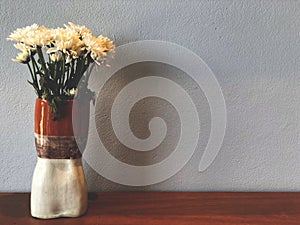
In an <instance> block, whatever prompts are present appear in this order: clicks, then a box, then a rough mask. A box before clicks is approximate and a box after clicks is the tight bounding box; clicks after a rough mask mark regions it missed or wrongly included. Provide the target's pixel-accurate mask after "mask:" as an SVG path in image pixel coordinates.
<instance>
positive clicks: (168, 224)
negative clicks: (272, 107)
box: [0, 192, 300, 225]
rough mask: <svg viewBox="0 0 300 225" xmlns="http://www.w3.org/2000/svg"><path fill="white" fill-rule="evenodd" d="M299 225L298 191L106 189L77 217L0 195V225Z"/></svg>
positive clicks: (25, 198)
mask: <svg viewBox="0 0 300 225" xmlns="http://www.w3.org/2000/svg"><path fill="white" fill-rule="evenodd" d="M50 224H58V225H60V224H63V225H106V224H110V225H115V224H116V225H127V224H135V225H156V224H163V225H183V224H184V225H196V224H197V225H220V224H222V225H228V224H234V225H238V224H243V225H245V224H256V225H260V224H261V225H268V224H270V225H290V224H293V225H300V193H213V192H211V193H199V192H198V193H195V192H194V193H186V192H183V193H178V192H175V193H170V192H106V193H92V194H90V195H89V210H88V212H87V214H86V215H84V216H82V217H80V218H60V219H51V220H40V219H34V218H32V217H31V216H30V213H29V194H28V193H18V194H16V193H0V225H50Z"/></svg>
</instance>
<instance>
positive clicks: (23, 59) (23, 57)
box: [12, 50, 30, 63]
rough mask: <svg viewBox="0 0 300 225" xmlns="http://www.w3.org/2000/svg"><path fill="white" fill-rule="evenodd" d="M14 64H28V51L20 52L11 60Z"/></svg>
mask: <svg viewBox="0 0 300 225" xmlns="http://www.w3.org/2000/svg"><path fill="white" fill-rule="evenodd" d="M12 61H14V62H19V63H28V62H29V61H30V53H29V52H28V51H26V50H25V51H22V52H20V53H19V54H18V55H17V57H16V58H14V59H12Z"/></svg>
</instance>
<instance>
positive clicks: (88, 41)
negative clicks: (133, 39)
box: [83, 35, 115, 62]
mask: <svg viewBox="0 0 300 225" xmlns="http://www.w3.org/2000/svg"><path fill="white" fill-rule="evenodd" d="M83 41H84V43H85V45H86V50H87V51H88V52H90V54H91V58H92V59H93V60H95V61H96V62H101V61H102V60H103V59H104V57H105V56H106V55H107V53H112V52H113V51H114V48H115V46H114V44H113V42H112V41H111V40H110V39H109V38H107V37H104V36H102V35H100V36H99V37H95V36H92V35H89V36H87V37H86V38H85V39H83Z"/></svg>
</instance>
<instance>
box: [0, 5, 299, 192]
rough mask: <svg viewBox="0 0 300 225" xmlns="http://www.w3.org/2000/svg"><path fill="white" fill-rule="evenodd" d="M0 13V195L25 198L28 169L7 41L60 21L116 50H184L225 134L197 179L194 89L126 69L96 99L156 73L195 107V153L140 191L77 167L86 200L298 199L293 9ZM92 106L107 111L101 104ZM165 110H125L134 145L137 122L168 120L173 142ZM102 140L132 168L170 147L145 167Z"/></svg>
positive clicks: (17, 80) (150, 102) (28, 150)
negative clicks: (146, 44) (191, 55)
mask: <svg viewBox="0 0 300 225" xmlns="http://www.w3.org/2000/svg"><path fill="white" fill-rule="evenodd" d="M0 4H1V5H0V6H1V10H0V24H1V29H2V32H1V33H0V40H1V45H0V48H1V53H2V57H0V115H1V118H0V143H1V147H0V191H29V190H30V185H31V177H32V173H33V169H34V166H35V163H36V153H35V147H34V138H33V108H34V99H35V95H34V92H33V90H32V88H31V87H30V86H29V85H28V84H27V83H26V79H27V78H28V77H29V72H28V71H27V68H26V67H25V66H23V65H19V64H16V63H13V62H11V60H10V58H13V57H14V56H15V54H16V52H17V51H16V50H15V49H14V48H13V47H12V44H11V43H9V42H7V41H6V37H7V36H8V35H9V34H10V32H12V31H13V30H14V29H16V28H18V27H23V26H26V25H30V24H32V23H38V24H41V25H42V24H44V25H46V26H49V27H57V26H62V25H63V24H64V23H67V22H68V21H72V22H74V23H78V24H84V25H86V26H87V27H89V28H91V29H92V30H93V31H94V33H95V34H100V33H102V34H104V35H107V36H109V37H111V38H112V39H113V40H114V41H115V43H116V45H121V44H125V43H129V42H132V41H137V40H165V41H170V42H174V43H177V44H179V45H182V46H184V47H186V48H188V49H190V50H192V51H193V52H195V53H196V54H198V55H199V56H200V57H201V58H202V59H203V60H204V61H205V62H206V63H207V64H208V66H209V67H210V68H211V69H212V71H213V72H214V74H215V76H216V78H217V79H218V81H219V83H220V86H221V88H222V91H223V94H224V98H225V102H226V106H227V129H226V135H225V138H224V142H223V145H222V148H221V151H220V153H219V155H218V156H217V158H216V160H215V161H214V162H213V164H212V165H211V166H210V167H209V168H208V170H206V171H205V172H203V173H199V172H198V164H199V159H200V158H201V154H202V152H203V151H202V150H203V149H204V148H205V147H204V146H205V144H206V143H207V138H208V133H209V127H208V126H207V124H208V123H209V122H207V121H209V119H210V117H209V108H208V106H207V101H206V99H205V97H204V96H203V93H202V92H201V89H199V88H197V87H196V86H195V84H194V83H193V81H192V80H191V79H190V78H189V77H188V76H185V74H182V72H181V71H178V70H176V69H174V68H171V67H168V66H164V65H159V64H156V65H154V64H153V63H152V64H151V63H147V64H145V65H143V66H142V68H141V67H139V65H137V66H136V67H134V68H127V70H125V71H123V73H122V74H120V76H115V78H114V79H113V80H112V81H111V83H110V84H109V83H108V84H107V85H106V89H104V95H105V94H107V95H111V94H112V93H113V92H112V90H111V88H110V87H117V88H121V87H123V86H124V82H123V80H122V79H123V78H122V76H123V77H124V76H126V73H127V74H129V72H128V71H131V72H133V73H134V71H139V72H136V75H134V76H140V75H139V74H140V73H143V74H144V75H147V71H148V72H149V70H150V71H151V69H152V70H154V71H155V70H156V69H160V71H164V74H165V76H166V77H167V78H170V79H173V80H174V81H176V82H177V83H179V84H180V85H181V86H182V87H184V88H185V89H186V90H187V92H188V93H189V94H190V96H191V98H192V99H194V100H195V105H196V107H197V109H198V112H199V118H200V120H201V122H200V123H201V127H203V128H202V132H201V134H200V141H199V145H198V149H197V150H196V152H195V154H194V155H193V157H192V158H191V160H190V161H189V163H188V164H187V165H186V166H185V167H184V168H183V169H182V170H181V171H180V172H179V173H177V174H176V175H175V176H173V177H171V178H170V179H168V180H166V181H164V182H161V183H158V184H155V185H150V186H144V187H131V186H124V185H120V184H116V183H114V182H111V181H109V180H107V179H105V178H103V177H102V176H100V175H98V174H97V173H96V172H95V171H94V170H93V169H92V168H91V167H90V166H89V165H88V164H87V163H85V172H86V177H87V183H88V187H89V190H90V191H95V190H98V191H100V190H105V191H111V190H138V191H142V190H172V191H181V190H182V191H183V190H184V191H221V190H222V191H300V166H299V162H300V155H299V153H300V147H299V146H300V141H299V140H300V135H299V134H300V132H299V131H300V103H299V102H300V88H299V86H300V76H299V71H300V42H299V40H300V38H299V31H300V20H299V18H300V3H297V2H295V1H283V0H282V1H279V0H278V1H267V0H266V1H196V0H195V1H179V0H177V1H159V0H155V1H125V0H123V1H96V0H94V1H80V0H74V1H70V0H68V1H20V0H15V1H5V0H1V2H0ZM145 68H150V69H148V70H147V69H145ZM143 69H144V70H143ZM124 73H125V75H124ZM116 75H117V74H116ZM110 85H111V86H110ZM113 90H114V89H113ZM101 101H102V104H103V105H105V106H107V105H109V102H106V101H105V99H102V100H101ZM145 105H146V107H145ZM105 109H106V108H105V107H104V108H103V110H104V111H103V112H102V113H104V114H105ZM145 109H149V110H145ZM150 109H151V110H150ZM172 111H174V109H173V108H172V105H170V104H168V103H167V102H164V101H162V100H161V99H155V98H149V99H145V101H144V102H140V104H137V105H136V106H135V107H134V108H133V109H132V113H131V118H130V123H131V127H132V129H133V131H134V132H135V133H137V134H138V135H140V138H143V137H144V136H147V135H149V134H147V132H148V130H147V129H145V128H144V127H145V126H146V125H140V126H138V125H136V124H141V123H142V121H143V115H144V116H146V118H151V117H153V116H154V115H155V116H157V115H163V114H168V115H170V116H169V117H168V119H166V124H169V127H168V129H169V131H170V132H169V135H171V136H172V137H171V138H173V139H174V138H175V139H176V137H177V136H178V132H177V131H176V130H178V126H179V125H180V124H179V122H178V121H179V118H178V117H177V114H176V113H171V112H172ZM100 122H101V119H100ZM102 122H103V123H101V124H102V127H103V129H102V131H103V132H102V134H100V135H102V136H103V137H105V135H107V134H111V132H110V131H111V130H110V129H109V124H107V121H105V120H104V121H102ZM178 124H179V125H178ZM105 131H107V133H106V132H105ZM176 132H177V133H176ZM99 133H101V132H99ZM110 137H112V138H109V137H108V138H107V139H106V144H107V145H111V146H114V149H113V150H112V152H111V154H114V155H116V157H121V158H122V160H125V161H126V162H128V163H131V164H136V165H140V164H147V163H148V164H149V163H152V162H154V161H158V160H160V159H161V158H163V157H164V156H165V155H167V154H170V152H171V151H172V146H173V142H168V141H166V142H165V143H163V144H164V146H161V147H160V148H158V149H156V153H153V152H152V154H154V156H155V157H154V156H153V155H152V156H151V155H150V156H148V158H146V159H145V158H144V157H143V156H135V155H134V154H133V153H132V152H131V151H130V150H128V149H120V148H119V147H120V146H119V145H118V143H117V142H115V141H114V136H113V134H111V136H110ZM124 152H125V153H124ZM148 159H149V160H150V161H149V160H148ZM151 160H152V161H151Z"/></svg>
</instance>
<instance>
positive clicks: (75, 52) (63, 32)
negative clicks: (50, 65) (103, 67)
mask: <svg viewBox="0 0 300 225" xmlns="http://www.w3.org/2000/svg"><path fill="white" fill-rule="evenodd" d="M52 39H53V40H54V41H53V43H52V46H53V47H51V48H49V49H48V50H47V54H51V53H55V52H57V51H61V52H63V53H65V54H66V55H67V57H66V58H67V59H68V58H71V59H72V58H73V59H76V58H78V57H79V56H80V55H81V53H82V51H83V50H84V42H83V41H82V40H80V38H79V34H78V33H77V32H76V31H74V30H70V29H63V28H57V29H55V30H53V33H52Z"/></svg>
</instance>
